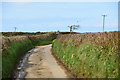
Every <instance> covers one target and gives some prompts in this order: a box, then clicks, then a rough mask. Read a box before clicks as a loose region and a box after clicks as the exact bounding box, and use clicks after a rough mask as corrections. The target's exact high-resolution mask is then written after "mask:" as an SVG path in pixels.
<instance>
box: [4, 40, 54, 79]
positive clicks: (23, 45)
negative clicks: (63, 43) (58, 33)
mask: <svg viewBox="0 0 120 80" xmlns="http://www.w3.org/2000/svg"><path fill="white" fill-rule="evenodd" d="M51 42H52V41H47V40H33V41H31V40H29V39H28V40H24V41H16V42H14V43H10V47H9V48H8V49H7V50H6V51H5V52H6V53H7V54H4V53H2V54H3V55H2V78H11V77H12V73H13V70H14V68H15V65H16V64H17V62H18V61H19V59H20V58H21V56H23V55H24V54H26V52H27V51H28V50H30V49H32V48H33V47H34V46H36V45H37V46H40V45H47V44H50V43H51Z"/></svg>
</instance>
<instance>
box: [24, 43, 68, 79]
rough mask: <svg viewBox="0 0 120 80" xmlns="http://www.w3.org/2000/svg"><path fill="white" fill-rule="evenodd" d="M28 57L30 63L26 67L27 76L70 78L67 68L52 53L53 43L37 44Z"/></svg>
mask: <svg viewBox="0 0 120 80" xmlns="http://www.w3.org/2000/svg"><path fill="white" fill-rule="evenodd" d="M32 53H33V54H31V55H30V56H29V57H28V64H31V66H29V67H28V68H26V69H25V72H27V74H26V76H25V78H69V77H68V74H67V73H66V70H65V69H64V68H63V67H61V66H60V65H59V64H58V62H57V61H56V59H55V58H54V57H53V56H52V54H51V44H50V45H45V46H37V47H36V48H35V49H33V51H32Z"/></svg>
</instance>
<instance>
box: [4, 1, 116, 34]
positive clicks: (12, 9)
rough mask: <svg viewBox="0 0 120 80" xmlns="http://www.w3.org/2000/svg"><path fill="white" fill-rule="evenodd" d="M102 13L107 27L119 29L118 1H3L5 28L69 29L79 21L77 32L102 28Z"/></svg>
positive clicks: (20, 29)
mask: <svg viewBox="0 0 120 80" xmlns="http://www.w3.org/2000/svg"><path fill="white" fill-rule="evenodd" d="M102 14H107V17H106V19H105V31H117V30H118V3H117V2H3V3H2V21H3V22H2V31H4V32H8V31H9V32H11V31H14V27H17V31H19V32H20V31H21V32H37V31H40V32H50V31H57V30H60V31H69V28H68V27H67V26H69V25H73V24H79V25H80V26H81V27H80V28H79V29H78V30H75V31H76V32H101V31H102ZM77 21H78V22H77Z"/></svg>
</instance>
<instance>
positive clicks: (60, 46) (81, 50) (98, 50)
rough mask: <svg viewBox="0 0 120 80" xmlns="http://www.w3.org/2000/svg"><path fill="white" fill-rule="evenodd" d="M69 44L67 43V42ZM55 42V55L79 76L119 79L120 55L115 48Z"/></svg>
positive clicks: (53, 46) (53, 47)
mask: <svg viewBox="0 0 120 80" xmlns="http://www.w3.org/2000/svg"><path fill="white" fill-rule="evenodd" d="M66 42H67V41H66ZM66 42H63V43H61V42H59V41H58V40H54V41H53V44H52V50H53V53H54V54H55V55H56V56H57V57H58V58H59V59H61V61H62V62H63V63H64V64H65V65H66V66H67V67H68V68H69V69H70V70H71V71H72V72H73V73H74V74H75V75H76V76H77V77H81V75H82V76H83V77H85V78H117V77H118V58H119V56H118V54H117V53H116V50H115V49H114V48H111V47H109V48H107V49H103V47H102V46H98V45H96V44H91V43H83V44H81V45H80V46H78V47H75V46H74V44H73V43H70V44H67V46H66Z"/></svg>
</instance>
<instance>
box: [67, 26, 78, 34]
mask: <svg viewBox="0 0 120 80" xmlns="http://www.w3.org/2000/svg"><path fill="white" fill-rule="evenodd" d="M68 27H69V28H70V33H71V32H72V31H73V30H76V29H78V28H79V27H80V25H71V26H68Z"/></svg>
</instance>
